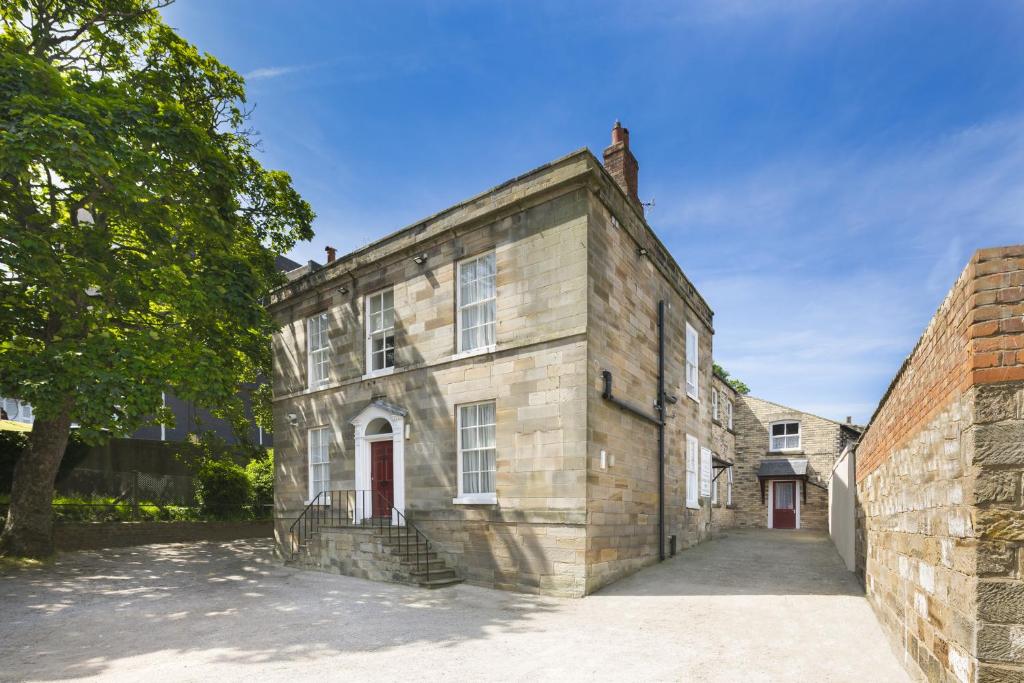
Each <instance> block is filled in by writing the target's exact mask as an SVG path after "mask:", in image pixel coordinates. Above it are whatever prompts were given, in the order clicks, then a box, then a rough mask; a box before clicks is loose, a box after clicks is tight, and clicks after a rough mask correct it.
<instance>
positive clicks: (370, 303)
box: [366, 289, 395, 373]
mask: <svg viewBox="0 0 1024 683" xmlns="http://www.w3.org/2000/svg"><path fill="white" fill-rule="evenodd" d="M393 367H395V292H394V290H393V289H385V290H384V291H383V292H378V293H376V294H372V295H370V296H368V297H366V371H367V372H369V373H373V372H379V371H381V370H387V369H388V368H393Z"/></svg>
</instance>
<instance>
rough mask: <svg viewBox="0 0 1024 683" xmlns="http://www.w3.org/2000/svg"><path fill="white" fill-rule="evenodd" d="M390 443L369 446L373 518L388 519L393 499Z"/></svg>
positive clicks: (378, 442)
mask: <svg viewBox="0 0 1024 683" xmlns="http://www.w3.org/2000/svg"><path fill="white" fill-rule="evenodd" d="M392 449H393V444H392V442H391V441H375V442H373V443H371V444H370V484H371V487H372V488H373V516H374V517H390V516H391V504H392V502H393V501H394V499H395V488H394V478H393V476H392V475H393V474H394V462H395V461H394V458H392V457H391V456H392Z"/></svg>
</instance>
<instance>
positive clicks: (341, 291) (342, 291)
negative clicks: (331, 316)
mask: <svg viewBox="0 0 1024 683" xmlns="http://www.w3.org/2000/svg"><path fill="white" fill-rule="evenodd" d="M337 291H338V294H348V287H338V290H337Z"/></svg>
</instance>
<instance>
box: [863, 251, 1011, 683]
mask: <svg viewBox="0 0 1024 683" xmlns="http://www.w3.org/2000/svg"><path fill="white" fill-rule="evenodd" d="M855 455H856V480H857V505H858V507H859V519H858V536H857V548H856V555H857V563H858V569H859V571H860V572H861V573H862V576H863V578H864V580H865V584H866V589H867V595H868V599H869V601H870V602H871V605H872V607H874V609H875V612H876V614H877V615H878V618H879V620H880V621H881V623H882V626H883V628H884V629H885V630H886V631H887V633H888V634H889V636H890V637H891V640H892V643H893V645H894V647H895V649H896V651H897V653H898V655H899V656H900V657H901V658H902V660H903V662H904V664H905V666H906V667H907V669H908V671H909V672H910V673H911V674H912V675H913V676H914V677H915V678H918V679H926V680H929V681H961V682H963V683H974V682H977V683H1009V682H1010V681H1018V682H1019V681H1024V498H1022V487H1024V246H1013V247H1002V248H996V249H982V250H980V251H978V252H976V253H975V254H974V256H973V257H972V258H971V260H970V262H969V263H968V265H967V268H966V269H965V270H964V272H963V273H962V274H961V276H960V278H959V279H958V280H957V282H956V284H955V285H954V286H953V288H952V290H951V291H950V292H949V294H948V295H947V296H946V299H945V301H943V303H942V305H941V306H940V307H939V310H938V312H937V313H936V314H935V316H934V317H933V318H932V320H931V322H930V323H929V325H928V327H927V329H926V330H925V331H924V334H923V335H922V337H921V338H920V340H919V341H918V343H917V346H916V347H915V348H914V350H913V352H912V353H911V354H910V356H909V357H908V358H907V359H906V361H905V362H904V364H903V367H902V368H900V370H899V372H898V373H897V374H896V377H895V378H894V379H893V381H892V384H891V385H890V387H889V389H888V391H887V392H886V394H885V396H884V397H883V399H882V401H881V403H880V404H879V406H878V409H877V410H876V412H875V414H874V416H873V417H872V419H871V422H870V424H869V425H868V427H867V431H866V432H865V433H864V435H863V437H862V438H861V441H860V444H859V446H858V447H857V450H856V454H855Z"/></svg>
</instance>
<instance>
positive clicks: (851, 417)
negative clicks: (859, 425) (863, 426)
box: [846, 415, 853, 425]
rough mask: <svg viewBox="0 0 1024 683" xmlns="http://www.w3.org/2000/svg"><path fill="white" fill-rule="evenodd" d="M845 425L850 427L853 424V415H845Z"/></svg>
mask: <svg viewBox="0 0 1024 683" xmlns="http://www.w3.org/2000/svg"><path fill="white" fill-rule="evenodd" d="M846 424H848V425H852V424H853V415H847V416H846Z"/></svg>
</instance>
